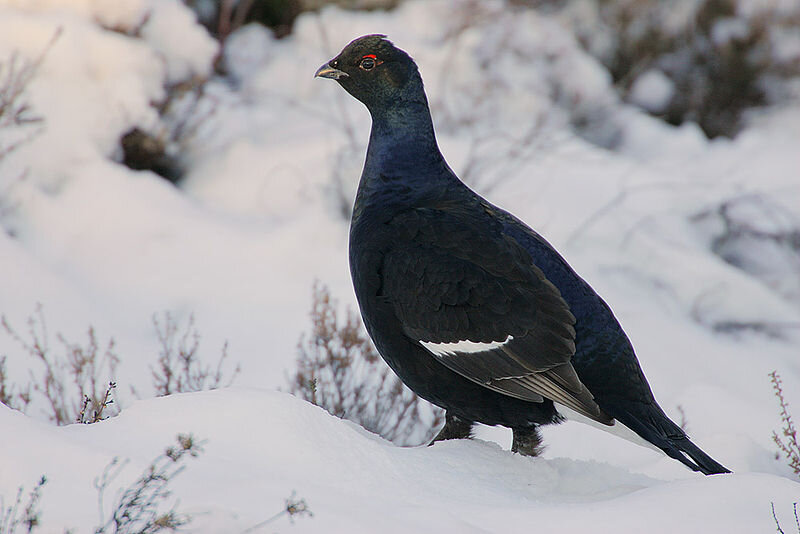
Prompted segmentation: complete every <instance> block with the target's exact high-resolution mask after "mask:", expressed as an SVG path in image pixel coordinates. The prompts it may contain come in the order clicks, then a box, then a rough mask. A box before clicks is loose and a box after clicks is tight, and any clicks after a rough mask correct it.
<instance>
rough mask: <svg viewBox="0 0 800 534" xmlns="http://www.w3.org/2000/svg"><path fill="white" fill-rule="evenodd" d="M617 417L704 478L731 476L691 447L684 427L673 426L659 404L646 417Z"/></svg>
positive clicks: (698, 450) (625, 414)
mask: <svg viewBox="0 0 800 534" xmlns="http://www.w3.org/2000/svg"><path fill="white" fill-rule="evenodd" d="M614 417H615V418H617V419H619V421H620V422H622V423H623V424H624V425H625V426H627V427H628V428H630V429H631V430H633V431H634V432H636V433H637V434H638V435H639V436H641V437H642V438H643V439H645V440H647V441H649V442H650V443H652V444H653V445H655V446H656V447H658V448H659V449H661V450H662V451H664V453H665V454H666V455H667V456H669V457H670V458H674V459H676V460H678V461H679V462H681V463H682V464H684V465H685V466H686V467H688V468H689V469H691V470H692V471H700V472H701V473H703V474H704V475H715V474H720V473H730V472H731V471H730V470H729V469H727V468H726V467H725V466H723V465H722V464H720V463H719V462H717V461H716V460H714V459H713V458H712V457H711V456H709V455H708V454H706V453H705V452H703V450H702V449H700V447H698V446H697V445H695V444H694V443H692V442H691V440H690V439H689V437H688V436H687V435H686V433H685V432H684V431H683V430H682V429H681V427H679V426H678V425H676V424H675V423H674V422H672V420H670V419H669V417H667V415H666V414H665V413H664V412H663V411H662V410H661V408H659V407H658V405H657V404H651V405H649V406H648V407H647V409H646V410H645V413H644V414H633V413H631V412H630V411H627V410H626V411H625V412H624V413H620V414H616V413H615V414H614Z"/></svg>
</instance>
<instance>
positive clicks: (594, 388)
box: [316, 35, 728, 474]
mask: <svg viewBox="0 0 800 534" xmlns="http://www.w3.org/2000/svg"><path fill="white" fill-rule="evenodd" d="M316 75H317V76H320V77H323V78H332V79H335V80H336V81H337V82H338V83H339V84H340V85H341V86H342V87H343V88H344V89H345V90H346V91H347V92H348V93H350V94H351V95H352V96H354V97H355V98H357V99H358V100H360V101H361V102H363V103H364V104H365V105H366V106H367V108H368V109H369V112H370V114H371V115H372V132H371V134H370V139H369V148H368V150H367V158H366V162H365V164H364V170H363V173H362V175H361V182H360V184H359V187H358V193H357V196H356V201H355V206H354V208H353V218H352V221H351V226H350V270H351V274H352V277H353V284H354V286H355V292H356V296H357V297H358V302H359V306H360V308H361V314H362V316H363V318H364V323H365V325H366V327H367V331H368V332H369V334H370V336H371V337H372V339H373V341H374V342H375V345H376V347H377V348H378V351H379V352H380V353H381V355H382V356H383V358H384V359H385V360H386V362H387V363H388V364H389V366H390V367H391V368H392V369H393V370H394V371H395V372H396V373H397V375H398V376H399V377H400V378H401V379H402V380H403V382H405V384H406V385H408V386H409V387H410V388H411V389H412V390H414V391H415V392H416V393H417V394H418V395H420V396H421V397H423V398H424V399H427V400H429V401H430V402H432V403H434V404H436V405H438V406H441V407H442V408H444V409H445V410H447V417H446V424H445V428H444V429H443V430H442V432H441V433H440V434H439V436H437V438H436V439H451V438H459V437H467V436H469V433H470V429H471V427H472V425H473V423H474V422H480V423H485V424H487V425H503V426H506V427H510V428H511V429H513V431H514V445H513V449H514V450H517V451H519V452H522V453H523V454H536V453H537V452H538V449H539V446H540V443H541V440H540V439H539V435H538V433H537V431H536V428H537V426H539V425H544V424H551V423H558V422H560V421H561V420H562V419H563V418H562V416H561V415H560V414H559V412H558V411H556V407H555V405H554V402H556V403H558V404H559V405H562V406H567V407H569V408H570V409H572V410H574V411H575V412H578V413H580V414H582V415H583V416H585V417H588V418H590V419H592V420H594V421H596V422H598V423H601V424H603V425H614V424H615V422H616V421H619V422H621V423H623V424H624V425H625V426H627V427H628V428H630V429H631V430H633V431H634V432H635V433H636V434H638V435H639V436H640V437H641V438H643V439H644V440H646V441H648V442H650V443H651V444H653V445H655V446H656V447H658V448H659V449H661V450H663V451H664V452H665V453H666V454H668V455H669V456H671V457H672V458H675V459H677V460H679V461H681V462H683V463H684V464H685V465H687V466H688V467H690V468H691V469H694V470H696V471H701V472H703V473H705V474H712V473H725V472H728V470H727V469H725V468H724V467H723V466H722V465H720V464H718V463H717V462H715V461H714V460H713V459H712V458H711V457H709V456H708V455H706V454H705V453H704V452H703V451H701V450H700V449H699V448H698V447H697V446H695V445H694V444H693V443H692V442H691V441H689V438H687V437H686V434H685V433H684V432H683V431H682V430H681V429H680V428H679V427H678V426H677V425H676V424H675V423H673V422H672V421H670V419H669V418H668V417H667V416H666V415H665V414H664V412H663V411H662V410H661V408H660V407H659V406H658V404H657V403H656V401H655V399H654V398H653V394H652V392H651V391H650V386H649V385H648V384H647V380H646V379H645V377H644V374H643V373H642V370H641V368H640V367H639V363H638V361H637V359H636V356H635V354H634V352H633V348H632V347H631V344H630V341H629V340H628V338H627V336H626V335H625V333H624V332H623V331H622V328H621V327H620V325H619V323H618V322H617V320H616V318H615V317H614V315H613V314H612V312H611V310H610V309H609V308H608V306H607V305H606V303H605V302H603V300H602V299H601V298H600V297H599V296H598V295H597V293H595V292H594V290H593V289H592V288H591V287H589V285H588V284H587V283H586V282H585V281H584V280H583V279H581V277H580V276H578V275H577V274H576V273H575V272H574V271H573V270H572V268H571V267H570V266H569V264H567V262H566V261H565V260H564V259H563V258H562V257H561V256H560V255H559V254H558V252H556V250H555V249H554V248H553V247H552V246H550V244H549V243H548V242H547V241H545V240H544V239H543V238H542V237H541V236H540V235H539V234H537V233H536V232H535V231H533V230H531V229H530V228H528V226H526V225H525V224H524V223H522V222H521V221H520V220H518V219H517V218H515V217H514V216H513V215H511V214H509V213H507V212H505V211H503V210H501V209H500V208H497V207H495V206H493V205H492V204H490V203H489V202H487V201H486V200H484V199H483V198H481V197H480V196H478V195H477V194H475V193H474V192H473V191H471V190H470V189H469V188H468V187H467V186H466V185H464V184H463V183H462V182H461V181H460V180H459V179H458V177H457V176H456V175H455V174H454V173H453V171H452V170H451V169H450V167H448V165H447V163H446V162H445V161H444V158H443V157H442V155H441V153H440V152H439V148H438V146H437V144H436V138H435V136H434V131H433V123H432V121H431V115H430V111H429V108H428V101H427V98H426V96H425V91H424V89H423V86H422V79H421V78H420V75H419V72H418V70H417V65H416V64H415V63H414V61H413V60H412V59H411V58H410V57H409V56H408V55H407V54H406V53H405V52H403V51H402V50H399V49H398V48H396V47H395V46H394V45H393V44H392V43H391V42H389V41H388V40H387V39H386V38H385V37H384V36H381V35H368V36H365V37H361V38H359V39H356V40H355V41H353V42H352V43H350V44H349V45H347V46H346V47H345V49H344V50H342V52H341V53H340V54H339V55H338V56H336V57H335V58H334V59H332V60H331V61H329V62H328V63H326V64H325V65H323V66H322V67H321V68H320V69H319V70H318V71H317V73H316Z"/></svg>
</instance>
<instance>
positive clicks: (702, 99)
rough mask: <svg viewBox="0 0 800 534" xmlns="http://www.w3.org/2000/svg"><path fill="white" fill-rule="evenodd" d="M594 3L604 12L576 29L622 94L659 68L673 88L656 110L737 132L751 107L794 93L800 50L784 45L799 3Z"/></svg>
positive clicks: (799, 20)
mask: <svg viewBox="0 0 800 534" xmlns="http://www.w3.org/2000/svg"><path fill="white" fill-rule="evenodd" d="M549 3H552V2H549ZM587 5H592V6H593V9H595V10H596V13H595V16H596V20H593V21H590V22H589V21H586V20H582V21H575V22H576V23H575V27H574V30H575V31H576V33H577V34H578V37H579V40H580V41H581V42H582V44H583V45H584V46H585V47H586V49H587V50H588V51H589V52H590V53H592V54H593V55H595V56H596V57H597V58H598V59H599V60H600V61H601V62H602V63H603V64H604V65H605V66H606V67H607V68H608V69H609V71H610V72H611V75H612V77H613V80H614V83H615V85H616V87H617V89H618V90H619V92H620V93H621V94H622V96H623V97H624V98H628V97H630V96H631V89H632V88H633V87H634V86H635V83H636V81H637V79H639V78H640V76H642V75H643V74H646V73H659V75H663V76H665V77H666V79H668V80H669V82H670V83H671V85H672V92H671V93H672V94H671V96H669V98H668V102H666V103H665V105H664V106H662V107H661V109H648V111H650V112H651V113H653V114H654V115H657V116H660V117H663V118H664V119H665V120H666V121H667V122H669V123H671V124H682V123H683V122H686V121H694V122H696V123H698V124H699V125H700V127H701V128H702V129H703V131H704V132H705V133H706V135H707V136H709V137H717V136H721V135H722V136H728V137H732V136H734V135H735V134H736V133H737V132H738V131H739V130H740V128H741V124H742V116H743V113H744V112H745V111H746V110H748V109H750V108H753V107H756V106H761V105H764V104H767V103H770V101H777V100H780V99H782V98H786V97H788V95H789V94H790V93H791V91H790V89H789V85H788V84H785V83H784V82H786V81H788V80H790V79H791V78H793V77H796V76H797V75H798V74H800V56H798V55H797V54H794V55H791V54H787V53H786V51H785V50H780V49H779V47H780V46H781V45H780V41H781V39H782V38H784V37H786V34H790V33H792V32H794V31H796V30H795V29H796V27H797V25H798V24H800V8H799V7H797V6H794V7H790V6H789V5H788V4H784V5H783V6H781V5H780V4H779V3H764V4H763V5H761V6H758V5H757V4H754V3H749V2H746V1H745V0H700V1H699V2H687V1H678V2H649V1H646V0H614V1H610V0H596V2H593V3H591V4H587ZM584 7H586V5H585V6H584ZM575 12H578V10H575ZM784 48H785V47H784Z"/></svg>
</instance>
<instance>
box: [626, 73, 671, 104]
mask: <svg viewBox="0 0 800 534" xmlns="http://www.w3.org/2000/svg"><path fill="white" fill-rule="evenodd" d="M674 93H675V84H673V83H672V81H671V80H670V79H669V78H667V76H666V75H665V74H664V73H663V72H661V71H659V70H656V69H650V70H648V71H647V72H645V73H643V74H642V75H641V76H639V77H637V78H636V80H635V81H634V82H633V86H632V87H631V90H630V93H629V94H628V99H629V100H630V101H631V102H632V103H633V104H636V105H637V106H641V107H642V108H644V109H646V110H647V111H649V112H651V113H661V112H663V111H665V110H666V109H667V106H668V105H669V102H670V100H672V96H673V94H674Z"/></svg>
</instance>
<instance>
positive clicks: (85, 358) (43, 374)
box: [0, 305, 119, 425]
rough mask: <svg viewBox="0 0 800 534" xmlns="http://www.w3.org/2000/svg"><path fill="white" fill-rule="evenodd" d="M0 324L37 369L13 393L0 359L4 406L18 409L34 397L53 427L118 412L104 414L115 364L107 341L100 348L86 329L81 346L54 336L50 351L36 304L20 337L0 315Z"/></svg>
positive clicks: (112, 343) (41, 314)
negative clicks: (25, 382) (44, 406)
mask: <svg viewBox="0 0 800 534" xmlns="http://www.w3.org/2000/svg"><path fill="white" fill-rule="evenodd" d="M0 325H1V326H2V328H3V330H5V332H6V333H7V334H8V335H9V336H10V337H11V338H12V339H13V340H15V341H16V342H17V344H18V345H19V346H20V347H21V348H22V350H23V351H24V352H25V353H26V354H27V355H28V356H29V357H30V359H32V360H33V361H34V362H35V366H36V367H38V371H36V370H34V369H31V370H30V378H29V382H28V384H27V385H26V386H24V387H22V388H21V389H20V390H19V391H16V389H15V387H14V386H9V385H7V384H6V378H5V374H6V373H5V364H4V362H5V358H3V365H2V366H0V367H2V369H0V384H3V385H2V386H0V388H1V389H2V390H4V391H6V392H7V393H5V394H4V396H5V397H8V398H9V399H8V400H10V402H11V404H9V406H13V407H15V408H18V409H22V410H23V411H24V410H25V409H26V408H27V407H28V405H29V404H30V403H31V402H32V401H33V400H34V395H36V396H37V397H38V398H40V399H41V400H42V401H43V403H44V404H45V405H46V406H47V411H46V413H47V416H48V418H49V419H50V421H52V422H53V423H55V424H57V425H67V424H70V423H75V422H80V423H86V422H94V421H98V420H100V419H101V418H104V417H107V416H113V415H116V413H118V411H117V412H116V413H112V414H109V413H108V411H106V408H107V407H108V406H109V405H110V404H112V402H113V401H112V400H111V399H110V398H109V397H110V390H111V389H113V388H112V387H111V386H110V384H112V383H114V376H115V375H116V370H117V365H118V364H119V357H118V356H117V355H116V354H115V353H114V340H113V338H112V339H109V340H108V342H107V343H106V344H105V345H104V348H101V346H100V344H99V343H98V340H97V335H96V334H95V331H94V328H93V327H91V326H90V327H89V328H88V330H87V341H86V342H85V343H83V344H81V343H73V342H71V341H68V340H67V339H66V338H65V337H64V336H63V335H62V334H57V335H56V339H57V341H58V346H59V348H60V351H59V352H56V353H54V351H53V350H52V349H51V347H50V339H49V335H48V332H47V324H46V323H45V320H44V314H43V313H42V307H41V306H40V305H39V306H37V307H36V310H35V312H34V314H33V315H31V316H30V317H29V318H28V321H27V326H28V328H27V335H26V336H24V335H23V334H20V333H19V331H18V330H16V329H15V328H14V327H13V326H12V325H11V323H10V322H9V321H8V319H7V318H6V317H5V316H2V317H1V318H0ZM104 413H105V415H103V414H104ZM87 414H89V417H88V418H87Z"/></svg>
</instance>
